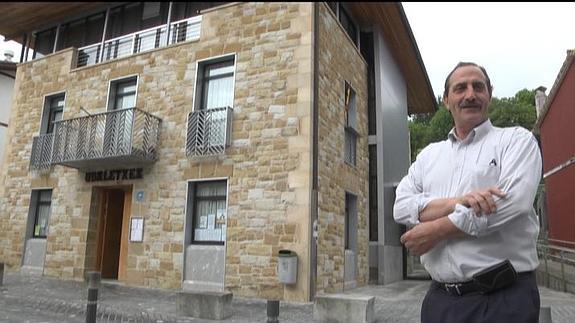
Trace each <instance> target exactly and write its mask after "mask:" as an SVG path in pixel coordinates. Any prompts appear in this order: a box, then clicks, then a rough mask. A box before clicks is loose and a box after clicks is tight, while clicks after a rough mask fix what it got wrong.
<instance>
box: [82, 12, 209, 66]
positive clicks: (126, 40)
mask: <svg viewBox="0 0 575 323" xmlns="http://www.w3.org/2000/svg"><path fill="white" fill-rule="evenodd" d="M201 25H202V16H195V17H192V18H187V19H183V20H180V21H176V22H172V23H170V24H169V27H170V28H169V34H170V37H169V39H166V35H167V33H168V28H167V27H168V24H165V25H160V26H157V27H153V28H150V29H146V30H142V31H138V32H135V33H132V34H129V35H124V36H120V37H117V38H113V39H109V40H106V41H104V50H103V51H101V48H102V43H97V44H92V45H89V46H86V47H82V48H79V49H78V60H77V62H76V67H82V66H88V65H94V64H97V63H100V62H105V61H108V60H111V59H116V58H121V57H125V56H129V55H133V54H137V53H141V52H144V51H147V50H151V49H154V48H160V47H164V46H169V45H172V44H176V43H180V42H184V41H189V40H197V39H200V29H201Z"/></svg>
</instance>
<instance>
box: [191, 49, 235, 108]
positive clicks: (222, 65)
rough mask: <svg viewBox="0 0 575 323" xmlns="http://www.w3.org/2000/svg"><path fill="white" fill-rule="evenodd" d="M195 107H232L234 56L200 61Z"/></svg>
mask: <svg viewBox="0 0 575 323" xmlns="http://www.w3.org/2000/svg"><path fill="white" fill-rule="evenodd" d="M197 84H198V87H197V92H196V100H195V102H196V106H195V107H196V109H199V110H209V109H214V108H223V107H232V106H233V100H234V58H233V57H232V58H229V57H227V58H223V59H218V60H215V61H208V62H203V63H200V64H199V66H198V81H197Z"/></svg>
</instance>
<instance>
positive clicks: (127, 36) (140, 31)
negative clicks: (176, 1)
mask: <svg viewBox="0 0 575 323" xmlns="http://www.w3.org/2000/svg"><path fill="white" fill-rule="evenodd" d="M196 20H197V21H196ZM185 21H187V22H200V21H202V16H194V17H191V18H185V19H181V20H178V21H174V22H171V23H170V26H173V25H177V24H180V23H182V22H185ZM166 26H167V24H162V25H157V26H155V27H151V28H148V29H144V30H139V31H136V32H133V33H131V34H126V35H122V36H118V37H115V38H111V39H106V40H104V43H107V42H113V41H116V40H120V39H123V38H130V37H134V35H137V34H143V33H146V32H148V31H152V30H157V29H158V28H163V27H166ZM101 44H102V42H97V43H94V44H91V45H87V46H84V47H80V48H78V50H84V49H86V48H89V47H92V46H96V45H101Z"/></svg>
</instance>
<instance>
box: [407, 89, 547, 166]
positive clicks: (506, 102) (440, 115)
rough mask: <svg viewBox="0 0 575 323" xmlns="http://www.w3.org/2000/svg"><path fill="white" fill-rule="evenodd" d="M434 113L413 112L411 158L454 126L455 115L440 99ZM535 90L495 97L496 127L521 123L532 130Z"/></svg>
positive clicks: (492, 109)
mask: <svg viewBox="0 0 575 323" xmlns="http://www.w3.org/2000/svg"><path fill="white" fill-rule="evenodd" d="M438 101H439V102H438V103H439V109H438V110H437V112H435V114H423V115H412V116H410V121H409V132H410V136H411V142H410V146H411V160H412V161H414V160H415V157H416V156H417V154H418V153H419V152H420V151H421V150H422V149H423V148H425V147H426V146H427V145H428V144H430V143H432V142H437V141H441V140H445V139H446V138H447V134H448V133H449V131H450V130H451V128H453V118H451V114H450V113H449V111H448V110H447V109H446V108H445V106H444V105H443V103H442V102H441V100H438ZM536 118H537V117H536V112H535V90H531V91H529V90H527V89H523V90H521V91H519V92H517V93H516V94H515V96H514V97H511V98H501V99H499V98H497V97H493V99H492V100H491V105H490V106H489V119H490V120H491V123H493V125H494V126H496V127H511V126H521V127H523V128H525V129H527V130H531V129H532V128H533V125H534V124H535V120H536Z"/></svg>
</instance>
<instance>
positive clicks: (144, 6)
mask: <svg viewBox="0 0 575 323" xmlns="http://www.w3.org/2000/svg"><path fill="white" fill-rule="evenodd" d="M168 5H169V4H168V2H133V3H127V4H125V5H122V6H118V7H115V8H112V9H111V10H110V16H109V17H108V26H107V29H106V39H112V38H116V37H119V36H123V35H127V34H131V33H134V32H137V31H140V30H144V29H148V28H152V27H155V26H159V25H161V24H165V23H166V22H167V19H168Z"/></svg>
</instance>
